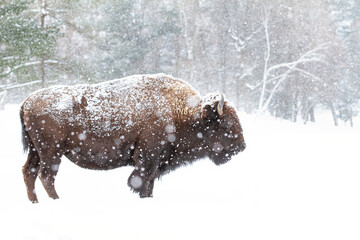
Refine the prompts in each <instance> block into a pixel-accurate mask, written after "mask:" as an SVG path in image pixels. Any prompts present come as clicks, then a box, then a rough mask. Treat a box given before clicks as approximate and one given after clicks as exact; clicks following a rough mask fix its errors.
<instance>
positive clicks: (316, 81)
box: [0, 0, 360, 125]
mask: <svg viewBox="0 0 360 240" xmlns="http://www.w3.org/2000/svg"><path fill="white" fill-rule="evenodd" d="M359 31H360V1H359V0H314V1H303V0H230V1H225V0H109V1H100V0H92V1H91V0H63V1H60V0H37V1H25V0H12V1H9V0H1V3H0V108H1V107H2V106H3V105H4V104H6V103H19V102H21V101H22V100H24V99H25V98H26V96H27V95H28V94H29V93H31V92H32V91H35V90H37V89H40V88H43V87H48V86H51V85H55V84H56V85H59V84H80V83H97V82H101V81H105V80H109V79H114V78H121V77H124V76H128V75H131V74H139V73H158V72H163V73H166V74H170V75H173V76H174V77H177V78H181V79H184V80H186V81H187V82H189V83H190V84H191V85H193V86H194V87H195V88H196V89H198V90H199V91H200V92H201V93H202V94H205V93H208V92H222V93H224V94H225V95H226V98H228V99H229V100H230V101H231V102H233V103H234V104H235V105H236V107H237V108H238V109H240V110H242V111H246V112H247V113H257V114H263V113H270V114H271V115H273V116H275V117H278V118H283V119H288V120H291V121H293V122H296V121H303V122H304V123H306V122H308V121H315V120H316V110H318V109H322V110H323V109H327V110H329V111H331V113H332V116H333V121H334V124H335V125H338V124H339V121H344V122H348V124H349V125H353V117H354V116H356V115H357V114H358V113H359V112H360V105H359V99H360V71H359V69H360V68H359V67H360V41H359V39H360V32H359Z"/></svg>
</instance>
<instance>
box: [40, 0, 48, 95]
mask: <svg viewBox="0 0 360 240" xmlns="http://www.w3.org/2000/svg"><path fill="white" fill-rule="evenodd" d="M46 8H47V2H46V0H42V1H41V4H40V24H41V29H42V30H43V31H45V17H46V15H47V13H46ZM40 61H41V63H40V74H41V87H42V88H45V87H46V85H47V83H46V78H45V53H43V54H42V55H41V60H40Z"/></svg>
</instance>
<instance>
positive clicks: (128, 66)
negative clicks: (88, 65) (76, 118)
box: [94, 0, 177, 79]
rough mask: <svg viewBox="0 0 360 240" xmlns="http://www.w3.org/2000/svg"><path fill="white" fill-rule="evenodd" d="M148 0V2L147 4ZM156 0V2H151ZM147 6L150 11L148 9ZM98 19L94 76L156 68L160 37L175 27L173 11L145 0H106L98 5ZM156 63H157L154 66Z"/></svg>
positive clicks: (153, 70)
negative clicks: (149, 60)
mask: <svg viewBox="0 0 360 240" xmlns="http://www.w3.org/2000/svg"><path fill="white" fill-rule="evenodd" d="M151 3H152V4H151ZM155 4H156V6H155ZM149 9H151V10H152V11H149ZM99 11H100V13H99V14H100V16H101V19H99V21H98V22H97V23H96V29H97V32H98V42H97V51H96V52H95V54H94V59H95V60H96V61H95V64H96V65H97V66H98V75H97V78H101V79H112V78H118V77H122V76H125V75H130V74H134V73H139V72H144V71H145V70H146V72H157V71H159V70H160V69H161V67H159V65H158V64H156V63H157V61H161V59H160V58H157V59H152V61H151V62H148V61H147V56H148V55H152V56H154V55H158V56H160V54H161V50H160V49H159V48H162V47H166V45H165V46H161V47H160V45H162V44H163V42H162V41H161V40H162V38H163V37H164V36H167V37H171V36H170V35H172V34H173V33H175V32H176V31H177V27H176V18H177V16H176V13H175V12H174V11H172V10H166V9H164V8H161V6H160V7H159V5H158V4H157V2H155V1H154V2H149V1H146V2H145V1H144V2H143V1H132V0H122V1H115V0H114V1H109V2H107V3H105V4H103V5H102V6H101V7H100V10H99ZM156 65H157V66H156Z"/></svg>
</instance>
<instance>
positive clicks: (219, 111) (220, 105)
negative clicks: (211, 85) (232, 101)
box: [217, 93, 225, 116]
mask: <svg viewBox="0 0 360 240" xmlns="http://www.w3.org/2000/svg"><path fill="white" fill-rule="evenodd" d="M219 95H220V101H219V104H218V105H217V112H218V113H219V115H220V116H221V115H223V113H224V112H223V108H224V102H225V100H224V95H223V94H221V93H219Z"/></svg>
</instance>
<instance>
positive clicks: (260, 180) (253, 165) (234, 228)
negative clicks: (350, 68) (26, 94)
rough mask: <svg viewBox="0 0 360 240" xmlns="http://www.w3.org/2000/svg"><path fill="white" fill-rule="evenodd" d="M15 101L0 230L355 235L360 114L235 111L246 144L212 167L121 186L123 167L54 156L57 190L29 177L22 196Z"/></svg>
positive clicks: (6, 136)
mask: <svg viewBox="0 0 360 240" xmlns="http://www.w3.org/2000/svg"><path fill="white" fill-rule="evenodd" d="M18 108H19V106H18V105H7V106H5V110H4V111H0V119H1V124H0V134H1V137H0V146H1V147H0V148H1V153H2V155H1V156H2V157H1V159H0V182H1V185H0V186H1V193H2V194H1V198H0V226H1V231H0V239H6V240H10V239H16V240H18V239H21V240H22V239H24V240H43V239H44V240H51V239H54V240H81V239H83V240H92V239H126V240H130V239H157V240H159V239H246V240H250V239H261V240H263V239H276V240H281V239H284V240H289V239H291V240H294V239H307V240H310V239H314V240H319V239H326V240H330V239H334V240H335V239H342V240H344V239H360V157H359V155H360V154H359V149H360V148H359V147H360V127H359V125H360V120H359V119H355V123H354V124H355V127H354V128H350V127H346V126H340V127H333V126H332V120H331V116H330V114H327V113H324V114H322V115H321V116H318V119H317V120H318V122H317V123H315V124H307V125H303V124H294V123H291V122H288V121H283V120H276V119H274V118H271V117H267V116H264V117H259V118H256V119H255V118H254V116H251V115H246V114H244V113H240V121H241V122H242V125H243V128H244V136H245V140H246V141H247V146H248V147H247V149H246V150H245V151H244V152H243V153H240V154H239V155H238V156H236V157H235V158H234V159H233V160H232V161H230V162H229V163H227V164H225V165H222V166H220V167H217V166H215V165H214V164H213V163H212V162H210V161H209V160H207V159H203V160H201V161H198V162H196V163H195V164H193V165H192V166H188V167H185V168H180V169H178V170H177V171H175V172H172V173H171V174H169V175H166V176H164V177H163V178H162V180H160V181H157V182H156V183H155V188H154V198H151V199H140V198H139V197H138V195H137V194H134V193H132V192H131V191H130V190H129V188H128V186H127V178H128V176H129V175H130V173H131V168H119V169H116V170H111V171H91V170H86V169H81V168H79V167H78V166H76V165H74V164H73V163H71V162H70V161H68V160H67V159H63V162H62V164H61V166H60V171H59V174H58V177H57V180H56V188H57V192H58V193H59V196H60V199H59V200H52V199H49V198H48V197H47V195H46V193H45V190H44V189H43V187H42V186H41V183H40V181H37V194H38V197H39V202H40V203H39V204H32V203H30V202H29V201H28V199H27V196H26V190H25V184H24V183H23V178H22V172H21V168H22V165H23V164H24V163H25V160H26V155H25V154H23V153H22V145H21V141H20V135H21V134H20V122H19V117H18Z"/></svg>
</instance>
